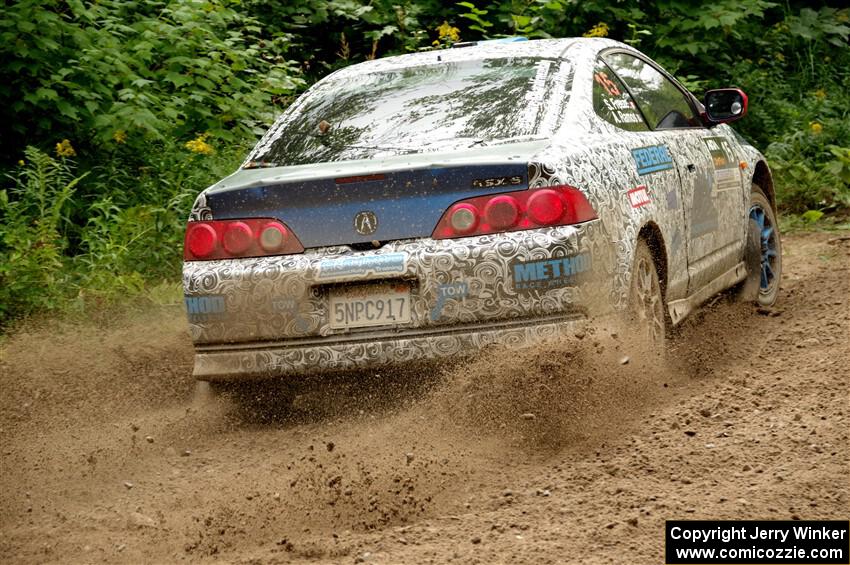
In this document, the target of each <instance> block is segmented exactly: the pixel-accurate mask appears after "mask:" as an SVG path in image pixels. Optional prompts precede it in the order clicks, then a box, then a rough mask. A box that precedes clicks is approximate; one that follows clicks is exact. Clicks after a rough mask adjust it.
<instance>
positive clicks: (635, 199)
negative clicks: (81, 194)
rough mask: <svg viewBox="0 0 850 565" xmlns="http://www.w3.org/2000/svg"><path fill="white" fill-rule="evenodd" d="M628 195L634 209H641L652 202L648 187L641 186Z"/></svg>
mask: <svg viewBox="0 0 850 565" xmlns="http://www.w3.org/2000/svg"><path fill="white" fill-rule="evenodd" d="M626 195H627V196H628V197H629V204H631V205H632V208H640V207H641V206H646V205H647V204H649V203H650V202H651V200H650V199H649V192H648V191H647V190H646V185H640V186H638V187H635V188H633V189H631V190H630V191H628V192H627V193H626Z"/></svg>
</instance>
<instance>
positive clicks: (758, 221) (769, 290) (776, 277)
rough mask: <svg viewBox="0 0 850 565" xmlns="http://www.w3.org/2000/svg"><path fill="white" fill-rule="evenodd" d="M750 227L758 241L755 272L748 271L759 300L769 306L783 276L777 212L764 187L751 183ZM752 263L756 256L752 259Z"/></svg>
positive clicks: (773, 299) (774, 298)
mask: <svg viewBox="0 0 850 565" xmlns="http://www.w3.org/2000/svg"><path fill="white" fill-rule="evenodd" d="M749 220H750V229H751V231H753V232H754V233H755V235H754V236H753V237H755V238H756V239H757V241H758V251H757V253H758V257H759V260H758V266H757V267H756V268H757V270H756V272H753V271H752V270H750V271H749V276H750V277H752V279H753V281H755V280H756V279H757V280H758V300H757V301H758V304H759V305H761V306H771V305H773V303H775V302H776V296H777V295H778V294H779V281H780V278H781V277H782V242H781V241H780V239H779V224H778V222H777V221H776V214H774V212H773V207H772V206H771V205H770V201H769V200H768V199H767V196H765V194H764V191H763V190H762V189H761V187H759V186H758V185H753V191H752V195H751V196H750V213H749ZM752 262H753V266H754V267H755V260H753V261H752Z"/></svg>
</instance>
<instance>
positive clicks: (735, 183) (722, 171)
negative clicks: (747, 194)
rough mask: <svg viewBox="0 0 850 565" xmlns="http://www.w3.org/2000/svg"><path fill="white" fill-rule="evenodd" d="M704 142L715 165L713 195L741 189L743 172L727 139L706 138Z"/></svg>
mask: <svg viewBox="0 0 850 565" xmlns="http://www.w3.org/2000/svg"><path fill="white" fill-rule="evenodd" d="M702 140H703V142H705V146H706V148H707V149H708V151H709V153H711V160H712V162H713V164H714V183H713V186H712V188H713V192H712V195H714V193H716V192H722V191H724V190H734V189H737V188H740V187H741V171H740V170H739V169H738V166H737V165H736V164H735V159H734V157H735V153H734V152H733V151H732V146H731V145H730V144H729V140H728V139H726V138H725V137H704V138H703V139H702Z"/></svg>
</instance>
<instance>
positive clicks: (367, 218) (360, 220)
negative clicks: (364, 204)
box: [354, 211, 378, 235]
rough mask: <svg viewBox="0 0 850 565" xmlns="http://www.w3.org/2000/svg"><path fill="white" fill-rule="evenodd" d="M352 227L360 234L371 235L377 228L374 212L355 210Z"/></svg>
mask: <svg viewBox="0 0 850 565" xmlns="http://www.w3.org/2000/svg"><path fill="white" fill-rule="evenodd" d="M354 229H355V230H356V231H357V233H359V234H360V235H371V234H373V233H375V230H377V229H378V217H377V216H376V215H375V213H374V212H369V211H365V212H357V215H356V216H354Z"/></svg>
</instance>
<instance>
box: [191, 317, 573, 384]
mask: <svg viewBox="0 0 850 565" xmlns="http://www.w3.org/2000/svg"><path fill="white" fill-rule="evenodd" d="M585 322H586V318H585V317H584V316H583V315H580V314H573V315H570V316H558V317H550V318H545V319H535V320H528V319H525V320H511V321H506V322H504V323H501V324H488V325H486V326H481V325H479V326H473V327H470V326H468V325H460V326H455V327H452V328H446V327H442V328H430V329H424V330H421V331H419V332H415V333H411V332H407V333H405V335H403V336H401V335H398V334H395V335H394V334H392V333H389V332H388V333H386V334H383V335H382V334H375V333H370V334H369V335H368V337H364V336H362V335H361V336H357V335H353V336H350V337H349V338H346V339H336V340H334V341H333V342H331V343H329V342H328V340H327V339H322V338H315V339H303V340H296V341H292V340H287V341H286V342H277V343H275V342H262V343H240V344H232V345H210V346H196V354H195V370H194V376H195V378H197V379H199V380H208V381H219V380H242V379H244V380H249V379H260V378H272V377H286V376H305V375H309V374H314V373H323V372H329V371H346V370H353V369H365V368H369V369H372V368H377V367H382V366H388V365H393V364H407V363H411V362H416V361H438V360H441V359H448V358H454V359H457V358H461V357H465V356H469V355H472V354H475V353H477V352H479V351H480V350H481V349H483V348H486V347H489V346H500V347H509V348H519V347H526V346H529V345H533V344H535V343H541V342H544V341H548V340H555V339H557V338H559V337H561V336H565V335H569V334H572V333H573V332H574V331H575V330H576V329H578V328H579V327H581V326H582V325H584V324H585Z"/></svg>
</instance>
